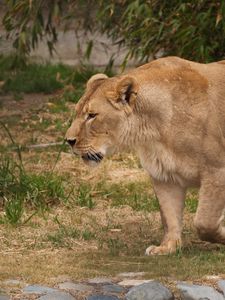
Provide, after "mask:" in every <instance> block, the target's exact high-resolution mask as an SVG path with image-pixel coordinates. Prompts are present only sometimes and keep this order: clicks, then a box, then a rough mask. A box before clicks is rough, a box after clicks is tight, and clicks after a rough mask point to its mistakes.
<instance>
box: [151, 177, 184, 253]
mask: <svg viewBox="0 0 225 300" xmlns="http://www.w3.org/2000/svg"><path fill="white" fill-rule="evenodd" d="M153 184H154V190H155V193H156V195H157V197H158V199H159V204H160V212H161V218H162V223H163V226H164V238H163V241H162V243H161V245H160V246H158V247H157V246H150V247H148V248H147V249H146V255H160V254H161V255H162V254H169V253H173V252H175V251H176V249H177V248H178V247H180V246H181V230H182V217H183V208H184V198H185V189H184V188H182V187H180V186H179V185H176V184H174V183H165V182H159V181H154V182H153Z"/></svg>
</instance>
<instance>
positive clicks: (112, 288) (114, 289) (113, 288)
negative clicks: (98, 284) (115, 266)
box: [102, 283, 126, 293]
mask: <svg viewBox="0 0 225 300" xmlns="http://www.w3.org/2000/svg"><path fill="white" fill-rule="evenodd" d="M102 290H103V292H105V293H123V292H125V291H126V290H125V289H124V288H123V287H122V286H119V285H118V284H113V283H111V284H105V285H103V286H102Z"/></svg>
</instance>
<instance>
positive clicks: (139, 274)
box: [118, 272, 145, 278]
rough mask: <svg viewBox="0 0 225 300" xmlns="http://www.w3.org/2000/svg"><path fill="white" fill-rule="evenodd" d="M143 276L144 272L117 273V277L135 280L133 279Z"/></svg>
mask: <svg viewBox="0 0 225 300" xmlns="http://www.w3.org/2000/svg"><path fill="white" fill-rule="evenodd" d="M144 275H145V272H125V273H119V274H118V277H123V278H135V277H142V276H144Z"/></svg>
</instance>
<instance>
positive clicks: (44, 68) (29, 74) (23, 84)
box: [0, 55, 112, 112]
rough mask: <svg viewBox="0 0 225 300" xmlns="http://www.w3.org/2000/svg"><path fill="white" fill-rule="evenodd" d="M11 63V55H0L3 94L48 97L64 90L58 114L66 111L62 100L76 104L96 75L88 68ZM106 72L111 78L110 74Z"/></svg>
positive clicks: (0, 77) (16, 96)
mask: <svg viewBox="0 0 225 300" xmlns="http://www.w3.org/2000/svg"><path fill="white" fill-rule="evenodd" d="M14 62H15V59H14V57H13V56H3V55H0V81H4V84H3V86H2V91H3V92H12V93H13V94H14V96H15V99H17V98H18V99H21V93H47V94H49V93H53V92H55V91H57V90H60V89H63V88H65V91H64V93H63V96H62V99H63V100H62V103H61V104H60V103H58V107H57V108H55V109H56V110H57V111H58V110H59V108H62V107H63V109H65V107H64V105H63V102H65V101H71V102H75V103H76V102H77V101H78V100H79V98H80V97H81V95H82V94H83V91H84V84H85V83H86V82H87V80H88V79H89V78H90V77H91V76H92V75H94V74H96V73H98V72H99V71H97V70H96V69H94V68H93V67H91V66H81V67H80V68H77V69H74V68H73V67H70V66H67V65H64V64H50V63H46V64H37V63H28V64H26V65H22V66H21V65H15V63H14ZM108 73H110V75H112V72H108ZM68 87H72V89H71V88H68ZM59 106H60V107H59ZM53 112H54V109H53Z"/></svg>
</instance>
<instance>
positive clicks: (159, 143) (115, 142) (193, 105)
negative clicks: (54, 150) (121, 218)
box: [66, 57, 225, 255]
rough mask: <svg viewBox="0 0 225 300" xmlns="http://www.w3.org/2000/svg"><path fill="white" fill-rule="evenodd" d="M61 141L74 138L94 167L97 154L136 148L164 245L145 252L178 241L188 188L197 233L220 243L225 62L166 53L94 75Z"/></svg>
mask: <svg viewBox="0 0 225 300" xmlns="http://www.w3.org/2000/svg"><path fill="white" fill-rule="evenodd" d="M95 76H96V75H95ZM90 113H91V115H90ZM96 114H97V115H96ZM66 138H67V139H68V140H74V139H76V144H75V145H74V146H73V150H74V152H75V153H77V154H79V155H81V156H83V158H84V160H85V162H86V163H88V164H92V165H93V164H97V163H98V162H99V161H100V159H98V158H99V155H100V156H101V157H103V156H105V155H107V154H111V153H113V152H115V151H117V150H123V149H126V148H132V149H134V150H135V151H136V152H137V154H138V156H139V157H140V160H141V163H142V165H143V167H144V168H145V169H146V170H147V172H148V173H149V174H150V176H151V177H152V178H153V185H154V189H155V192H156V195H157V197H158V199H159V203H160V208H161V217H162V222H163V225H164V229H165V236H164V239H163V241H162V244H161V245H160V246H159V247H156V246H150V247H149V248H148V249H147V250H146V253H147V254H148V255H150V254H167V253H171V252H174V251H176V248H177V247H178V246H181V227H182V213H183V207H184V199H185V192H186V189H187V188H188V187H199V188H200V197H199V206H198V210H197V213H196V217H195V225H196V228H197V230H198V233H199V236H200V237H201V238H202V239H204V240H208V241H212V242H219V243H225V228H224V227H222V225H221V222H222V219H223V211H224V208H225V61H222V62H218V63H211V64H199V63H195V62H191V61H187V60H183V59H180V58H177V57H167V58H161V59H158V60H155V61H153V62H150V63H148V64H146V65H144V66H141V67H139V68H137V69H134V70H131V71H129V72H127V73H126V74H124V75H121V76H116V77H112V78H106V76H104V75H102V74H101V75H99V76H97V77H95V78H94V77H92V78H91V79H90V81H89V83H88V84H87V90H86V92H85V94H84V96H83V97H82V98H81V100H80V101H79V103H78V105H77V117H76V119H75V121H74V122H73V124H72V125H71V127H70V128H69V129H68V132H67V135H66ZM87 153H89V154H88V155H89V156H88V159H87V156H86V158H85V154H87ZM97 154H98V156H96V155H97ZM90 155H92V156H91V159H89V158H90Z"/></svg>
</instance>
